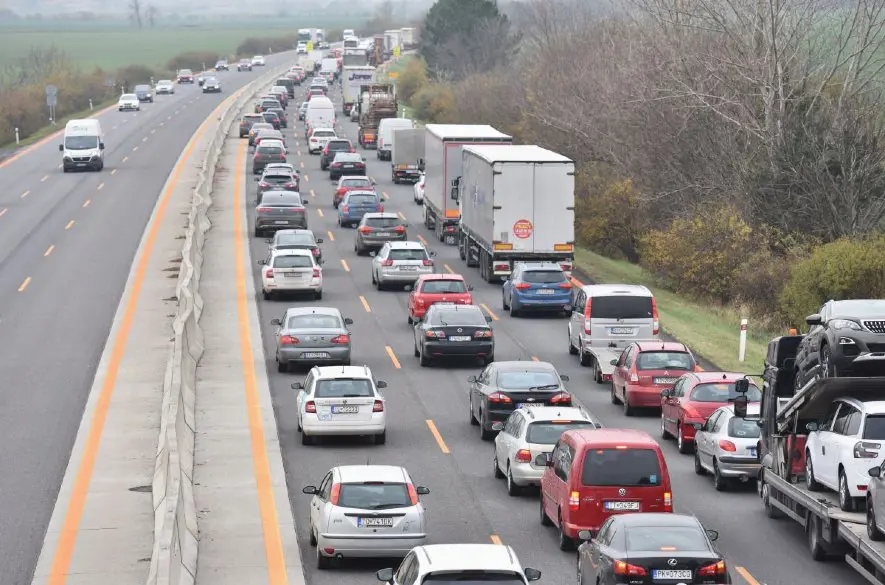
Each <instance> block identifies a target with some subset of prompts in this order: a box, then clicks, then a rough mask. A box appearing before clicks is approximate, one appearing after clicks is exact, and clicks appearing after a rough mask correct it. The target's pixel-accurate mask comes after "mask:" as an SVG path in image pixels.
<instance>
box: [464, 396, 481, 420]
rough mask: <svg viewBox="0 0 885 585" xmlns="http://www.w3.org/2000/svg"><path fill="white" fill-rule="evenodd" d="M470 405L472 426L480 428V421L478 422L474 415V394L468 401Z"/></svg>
mask: <svg viewBox="0 0 885 585" xmlns="http://www.w3.org/2000/svg"><path fill="white" fill-rule="evenodd" d="M467 400H468V402H469V404H470V425H471V426H474V427H476V426H479V421H478V420H476V415H475V414H473V393H471V394H470V398H468V399H467Z"/></svg>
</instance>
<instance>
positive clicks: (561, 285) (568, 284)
mask: <svg viewBox="0 0 885 585" xmlns="http://www.w3.org/2000/svg"><path fill="white" fill-rule="evenodd" d="M559 288H572V283H570V282H561V283H559Z"/></svg>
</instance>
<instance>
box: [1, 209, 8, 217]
mask: <svg viewBox="0 0 885 585" xmlns="http://www.w3.org/2000/svg"><path fill="white" fill-rule="evenodd" d="M7 211H9V209H8V208H6V207H4V208H3V209H0V217H3V216H4V215H6V212H7Z"/></svg>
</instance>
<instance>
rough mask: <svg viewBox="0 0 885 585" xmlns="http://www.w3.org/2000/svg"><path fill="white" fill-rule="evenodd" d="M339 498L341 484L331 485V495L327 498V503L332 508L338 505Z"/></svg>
mask: <svg viewBox="0 0 885 585" xmlns="http://www.w3.org/2000/svg"><path fill="white" fill-rule="evenodd" d="M340 497H341V484H340V483H333V484H332V493H331V495H330V496H329V503H330V504H332V505H333V506H337V505H338V499H339V498H340Z"/></svg>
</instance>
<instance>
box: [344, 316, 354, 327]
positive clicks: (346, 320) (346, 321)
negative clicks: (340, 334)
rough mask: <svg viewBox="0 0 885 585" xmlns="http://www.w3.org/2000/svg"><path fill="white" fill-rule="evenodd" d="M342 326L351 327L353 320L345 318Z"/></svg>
mask: <svg viewBox="0 0 885 585" xmlns="http://www.w3.org/2000/svg"><path fill="white" fill-rule="evenodd" d="M344 324H345V325H353V319H351V318H350V317H345V318H344Z"/></svg>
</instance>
